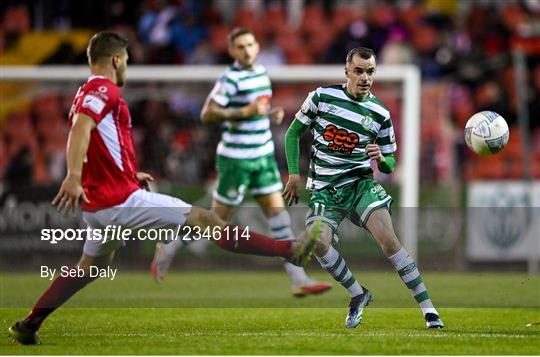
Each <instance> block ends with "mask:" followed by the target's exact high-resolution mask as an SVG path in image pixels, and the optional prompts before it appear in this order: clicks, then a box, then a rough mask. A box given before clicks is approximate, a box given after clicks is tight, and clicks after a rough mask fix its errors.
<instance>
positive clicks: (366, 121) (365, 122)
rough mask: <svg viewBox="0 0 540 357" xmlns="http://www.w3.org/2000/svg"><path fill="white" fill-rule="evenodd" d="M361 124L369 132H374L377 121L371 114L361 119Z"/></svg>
mask: <svg viewBox="0 0 540 357" xmlns="http://www.w3.org/2000/svg"><path fill="white" fill-rule="evenodd" d="M360 123H361V124H362V126H363V127H364V128H366V129H367V130H373V129H374V128H375V120H373V118H372V117H371V114H368V115H366V116H364V117H363V118H362V119H361V121H360Z"/></svg>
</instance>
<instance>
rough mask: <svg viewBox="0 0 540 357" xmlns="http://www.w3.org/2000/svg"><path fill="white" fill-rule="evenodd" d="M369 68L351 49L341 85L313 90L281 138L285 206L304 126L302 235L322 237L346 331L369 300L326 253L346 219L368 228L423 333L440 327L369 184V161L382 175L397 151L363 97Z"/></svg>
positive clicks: (384, 120) (337, 258) (336, 257)
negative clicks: (415, 308) (306, 165)
mask: <svg viewBox="0 0 540 357" xmlns="http://www.w3.org/2000/svg"><path fill="white" fill-rule="evenodd" d="M375 68H376V60H375V54H374V53H373V51H372V50H371V49H368V48H365V47H358V48H355V49H353V50H351V51H350V52H349V53H348V54H347V58H346V66H345V76H346V77H347V83H346V84H343V85H332V86H326V87H319V88H317V89H316V90H315V91H313V92H311V93H310V94H309V96H308V97H307V99H306V100H305V102H304V104H303V105H302V108H301V109H300V110H299V111H298V113H297V114H296V117H295V119H294V121H293V122H292V124H291V126H290V127H289V129H288V131H287V133H286V135H285V145H286V154H287V163H288V166H289V181H288V182H287V185H286V186H285V190H284V192H283V197H284V198H285V199H286V200H287V202H288V204H289V205H291V204H293V203H297V202H298V196H299V191H300V172H299V168H298V158H299V151H300V149H299V138H300V135H301V134H302V133H303V132H304V131H305V130H306V129H307V128H308V127H309V128H310V129H311V133H312V134H313V142H312V146H311V151H312V152H311V155H312V156H311V162H310V169H309V175H308V179H307V188H308V189H309V190H310V199H309V211H308V214H307V220H306V226H307V229H308V231H309V230H311V229H313V227H314V226H318V225H321V223H322V229H323V235H322V238H321V240H320V242H319V244H318V246H317V248H316V250H315V254H316V256H317V260H318V261H319V262H320V264H321V266H322V267H323V268H324V269H325V270H326V271H327V272H328V273H329V274H330V275H332V277H334V279H335V280H337V281H338V282H339V283H341V285H343V287H344V288H346V289H347V290H348V292H349V294H350V296H351V301H350V304H349V313H348V315H347V318H346V320H345V326H346V327H347V328H355V327H356V326H358V325H359V324H360V323H361V322H362V310H363V308H364V307H365V306H367V305H368V304H369V302H370V300H371V293H370V292H369V290H367V289H366V288H365V287H363V286H361V285H360V284H359V283H358V282H357V281H356V279H355V278H354V276H353V274H352V272H351V271H350V270H349V269H348V268H347V264H346V263H345V261H344V260H343V257H342V256H341V255H340V254H339V252H338V251H337V250H336V249H335V248H334V247H333V246H334V245H335V244H336V243H337V241H338V236H337V231H338V226H339V224H340V223H341V221H342V220H343V219H344V218H345V217H347V218H348V219H349V220H351V221H352V222H353V223H354V224H356V225H358V226H360V227H363V228H365V229H367V230H368V231H369V232H370V233H371V235H372V236H373V237H374V238H375V240H376V241H377V242H378V243H379V244H380V246H381V248H382V250H383V253H384V254H385V255H386V257H387V258H388V259H389V260H390V262H391V263H392V264H393V265H394V267H395V269H396V271H397V272H398V274H399V276H400V277H401V279H402V280H403V282H404V283H405V285H406V286H407V287H408V288H409V289H410V291H411V293H412V295H413V296H414V298H415V300H416V301H417V302H418V304H419V305H420V308H421V309H422V312H423V315H424V318H425V320H426V326H427V327H428V328H442V327H443V326H444V325H443V322H442V321H441V319H440V317H439V314H438V312H437V310H436V309H435V307H434V306H433V304H432V302H431V300H430V298H429V296H428V292H427V289H426V286H425V285H424V283H423V282H422V277H421V275H420V272H419V271H418V268H417V267H416V264H415V262H414V260H413V259H412V258H411V256H410V255H409V253H408V252H407V251H406V250H405V248H403V247H402V246H401V244H400V242H399V240H398V239H397V237H396V234H395V232H394V228H393V226H392V220H391V218H390V213H389V209H390V204H391V203H392V197H390V196H389V195H388V194H387V193H386V191H385V190H384V188H383V187H382V186H381V185H380V184H379V183H377V181H375V180H374V179H373V171H372V170H371V165H370V163H371V160H376V162H377V167H378V169H379V170H380V171H381V172H384V173H387V174H388V173H391V172H392V171H393V170H394V168H395V163H396V161H395V159H394V152H395V151H396V149H397V147H396V141H395V136H394V129H393V127H392V121H391V119H390V113H389V112H388V110H387V109H386V108H385V107H384V106H383V105H382V103H381V102H380V101H379V100H378V99H377V98H376V97H375V96H374V95H373V94H372V93H371V91H370V89H371V86H372V84H373V78H374V75H375ZM314 223H316V224H314Z"/></svg>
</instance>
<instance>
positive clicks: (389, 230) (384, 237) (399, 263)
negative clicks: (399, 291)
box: [366, 209, 444, 328]
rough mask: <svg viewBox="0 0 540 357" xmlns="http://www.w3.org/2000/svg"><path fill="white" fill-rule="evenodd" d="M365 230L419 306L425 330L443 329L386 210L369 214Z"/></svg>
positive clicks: (416, 269)
mask: <svg viewBox="0 0 540 357" xmlns="http://www.w3.org/2000/svg"><path fill="white" fill-rule="evenodd" d="M366 227H367V229H368V230H369V231H370V232H371V234H372V235H373V237H374V238H375V239H376V240H377V242H379V244H380V245H381V248H382V250H383V252H384V254H385V255H386V257H387V258H388V260H390V262H391V263H392V265H393V266H394V268H395V269H396V271H397V273H398V274H399V277H400V278H401V280H402V281H403V282H404V283H405V285H406V286H407V288H409V290H410V291H411V294H412V296H413V297H414V299H415V300H416V302H417V303H418V305H419V306H420V309H421V310H422V313H423V315H424V319H425V320H426V327H427V328H443V327H444V323H443V322H442V320H441V318H440V317H439V313H438V312H437V310H436V309H435V306H433V303H432V302H431V299H430V298H429V295H428V292H427V288H426V286H425V285H424V283H423V282H422V276H421V275H420V271H419V270H418V268H417V267H416V263H415V262H414V260H413V259H412V257H411V256H410V255H409V253H408V252H407V250H405V248H403V247H402V246H401V243H400V242H399V240H398V239H397V237H396V235H395V233H394V228H393V226H392V220H391V218H390V213H389V212H388V210H386V209H379V210H377V211H375V212H373V213H372V214H371V216H370V217H369V219H368V222H367V224H366Z"/></svg>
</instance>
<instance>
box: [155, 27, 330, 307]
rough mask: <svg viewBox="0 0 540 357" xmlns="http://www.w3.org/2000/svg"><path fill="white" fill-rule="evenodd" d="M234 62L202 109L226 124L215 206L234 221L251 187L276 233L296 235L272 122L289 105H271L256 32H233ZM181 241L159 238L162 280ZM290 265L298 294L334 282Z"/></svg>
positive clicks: (210, 118)
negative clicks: (317, 278)
mask: <svg viewBox="0 0 540 357" xmlns="http://www.w3.org/2000/svg"><path fill="white" fill-rule="evenodd" d="M228 42H229V54H230V56H231V57H232V58H233V59H234V63H233V64H232V65H231V66H229V68H228V69H227V70H226V71H225V72H224V73H223V75H222V76H221V77H220V78H219V79H218V80H217V82H216V84H215V86H214V89H213V90H212V92H211V93H210V95H209V96H208V98H207V100H206V102H205V104H204V107H203V109H202V112H201V117H202V120H203V122H205V123H222V124H223V126H224V127H225V130H224V131H223V134H222V136H221V141H220V143H219V145H218V148H217V160H216V166H217V172H218V182H217V188H216V190H215V191H214V193H213V202H212V208H213V210H214V211H215V212H216V213H217V214H218V215H219V216H220V217H221V218H222V219H224V220H225V221H230V220H231V219H232V217H233V215H234V213H235V210H236V208H237V207H238V206H240V205H241V204H242V201H243V200H244V195H245V194H246V192H249V193H251V194H252V195H253V196H254V198H255V200H256V201H257V203H258V204H259V206H260V207H261V208H262V210H263V213H264V215H265V216H266V218H267V220H268V224H269V226H270V229H271V232H272V236H273V237H274V238H275V239H293V238H294V234H293V232H292V230H291V218H290V216H289V214H288V212H287V211H286V210H285V204H284V202H283V198H282V197H281V190H282V189H283V184H282V183H281V177H280V174H279V171H278V167H277V163H276V160H275V158H274V142H273V140H272V133H271V131H270V122H273V123H275V124H280V123H281V121H282V120H283V115H284V113H283V109H282V108H279V107H274V108H271V107H270V98H271V96H272V87H271V83H270V78H268V75H267V73H266V69H265V68H264V66H262V65H260V64H257V63H256V60H257V54H258V53H259V44H258V43H257V41H256V40H255V36H254V35H253V33H252V32H251V31H250V30H248V29H245V28H236V29H234V30H233V31H232V32H231V33H230V34H229V38H228ZM180 246H181V241H180V240H177V241H173V242H172V243H170V244H168V245H162V244H158V245H157V246H156V254H155V257H154V261H153V263H152V274H153V276H154V278H155V280H156V281H158V282H161V281H162V280H163V275H164V273H165V272H166V271H167V269H168V267H169V264H170V262H171V260H172V258H173V256H174V254H175V252H176V250H177V249H178V248H179V247H180ZM284 267H285V270H286V271H287V273H288V274H289V277H290V278H291V282H292V293H293V295H294V296H296V297H302V296H305V295H307V294H318V293H321V292H324V291H326V290H328V289H330V288H331V287H332V285H331V284H329V283H326V282H317V281H314V280H312V279H310V278H309V277H308V276H307V275H306V273H305V271H304V269H303V268H300V267H297V266H295V265H293V264H291V263H289V262H284Z"/></svg>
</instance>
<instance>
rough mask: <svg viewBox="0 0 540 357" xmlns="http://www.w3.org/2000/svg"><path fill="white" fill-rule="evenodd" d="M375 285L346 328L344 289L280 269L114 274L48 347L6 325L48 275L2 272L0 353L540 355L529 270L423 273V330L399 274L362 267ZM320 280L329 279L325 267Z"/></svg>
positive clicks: (537, 291)
mask: <svg viewBox="0 0 540 357" xmlns="http://www.w3.org/2000/svg"><path fill="white" fill-rule="evenodd" d="M356 275H357V277H358V278H359V279H361V281H362V283H363V284H365V285H366V286H368V287H369V288H370V289H371V290H372V292H373V294H374V301H373V303H372V304H371V305H370V306H369V307H368V308H366V309H365V311H364V323H363V324H362V325H360V327H358V328H357V329H354V330H347V329H345V328H344V327H343V323H344V319H345V315H346V312H347V303H348V298H347V294H346V292H345V290H344V289H343V288H341V287H340V286H336V285H335V287H334V289H333V290H332V291H330V292H329V293H327V294H325V295H320V296H316V297H307V298H304V299H293V298H292V297H290V295H289V283H288V280H287V277H286V275H285V274H284V273H280V272H257V271H250V272H202V273H195V272H185V273H180V272H175V273H173V274H169V276H167V279H166V281H165V283H164V284H163V285H156V284H155V283H154V282H153V281H152V280H151V278H150V276H149V275H148V274H146V273H133V272H126V271H119V273H118V275H117V278H116V280H115V281H107V280H100V281H97V282H95V283H93V284H92V285H90V286H89V287H88V288H87V289H85V290H83V291H82V292H80V293H79V294H78V295H76V297H75V298H74V299H72V300H71V301H70V302H69V303H68V304H67V305H66V306H65V307H64V308H61V309H59V310H58V311H56V312H55V313H54V314H53V315H51V316H50V318H49V319H48V320H47V321H46V322H45V324H44V325H43V328H42V330H41V339H42V343H43V344H42V345H40V346H20V345H17V344H14V343H13V342H12V341H10V340H9V339H8V337H7V334H6V331H7V328H8V326H9V325H10V324H11V323H13V322H14V321H15V320H18V319H20V318H21V317H23V316H24V315H25V314H26V313H27V311H28V309H29V307H30V306H31V305H32V304H33V302H34V300H35V299H36V298H37V297H38V296H39V294H40V293H41V292H42V290H43V289H44V288H45V287H46V286H47V285H48V284H49V282H48V281H46V280H44V279H41V278H39V277H37V273H36V274H12V273H2V274H1V275H0V323H1V324H0V325H1V328H2V329H3V331H4V333H2V335H1V336H2V337H1V338H0V355H19V354H32V355H36V354H55V355H65V354H82V355H84V354H93V355H95V354H129V355H131V354H134V355H138V354H150V355H152V354H180V355H183V354H188V355H193V354H205V355H214V354H218V355H231V354H235V355H281V354H285V355H303V354H308V355H337V354H339V355H362V354H370V355H373V354H447V355H448V354H450V355H453V354H472V355H479V354H514V355H515V354H529V355H530V354H538V351H539V346H540V326H539V325H533V326H531V327H527V326H526V325H527V324H528V323H530V322H535V321H538V320H540V278H539V277H528V276H526V275H523V274H494V273H489V274H487V273H479V274H450V273H431V274H425V276H424V281H425V282H426V284H427V286H428V288H429V289H430V294H431V297H432V299H433V300H434V302H435V303H436V304H437V305H438V306H440V308H439V311H440V312H441V315H442V317H443V319H444V322H445V324H446V328H445V329H444V330H435V331H432V330H426V329H425V328H424V322H423V319H422V316H421V314H420V311H419V310H418V309H417V308H416V307H415V303H414V302H413V300H412V298H411V297H410V295H409V292H408V290H407V289H406V288H405V287H404V286H403V285H402V283H401V281H400V280H399V278H398V277H397V276H396V274H395V273H393V272H390V271H388V272H385V273H361V272H360V271H359V272H357V273H356ZM316 277H318V278H321V279H328V278H327V277H326V276H325V275H324V274H322V273H321V274H316Z"/></svg>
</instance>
